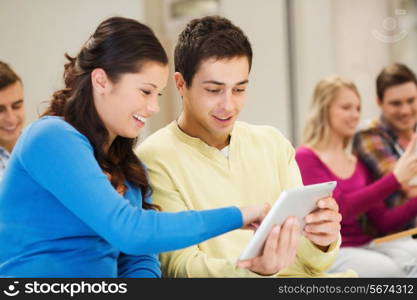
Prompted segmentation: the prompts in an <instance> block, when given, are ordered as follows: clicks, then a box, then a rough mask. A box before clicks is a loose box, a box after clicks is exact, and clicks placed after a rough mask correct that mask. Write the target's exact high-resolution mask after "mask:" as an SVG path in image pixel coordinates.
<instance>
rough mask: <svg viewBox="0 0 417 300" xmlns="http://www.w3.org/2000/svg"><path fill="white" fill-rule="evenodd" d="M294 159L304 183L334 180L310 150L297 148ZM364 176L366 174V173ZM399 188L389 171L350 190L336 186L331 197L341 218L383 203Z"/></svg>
mask: <svg viewBox="0 0 417 300" xmlns="http://www.w3.org/2000/svg"><path fill="white" fill-rule="evenodd" d="M296 159H297V163H298V165H299V167H300V170H301V176H302V178H303V182H304V184H315V183H321V182H326V181H331V180H335V178H334V176H331V174H330V173H329V172H328V170H326V169H325V168H324V165H323V163H322V162H321V161H320V160H319V158H318V157H317V156H316V154H314V153H313V152H312V151H310V150H308V149H306V148H300V149H299V150H297V154H296ZM365 176H368V174H366V175H365ZM399 188H400V184H399V183H398V181H397V180H396V178H395V176H394V175H393V174H392V173H389V174H387V175H386V176H384V177H382V178H381V179H379V180H377V181H375V182H373V183H372V184H369V185H365V186H364V187H363V188H361V189H358V190H354V191H351V192H345V191H343V190H342V189H341V187H340V186H336V188H335V189H334V191H333V197H334V198H335V199H336V201H337V203H338V205H339V211H340V213H341V214H342V216H343V218H351V217H356V216H359V215H360V214H363V213H365V212H368V211H369V210H370V209H371V208H373V207H374V206H375V205H377V204H378V203H383V199H385V198H386V197H388V196H389V195H390V194H391V193H392V192H394V191H395V190H396V189H399Z"/></svg>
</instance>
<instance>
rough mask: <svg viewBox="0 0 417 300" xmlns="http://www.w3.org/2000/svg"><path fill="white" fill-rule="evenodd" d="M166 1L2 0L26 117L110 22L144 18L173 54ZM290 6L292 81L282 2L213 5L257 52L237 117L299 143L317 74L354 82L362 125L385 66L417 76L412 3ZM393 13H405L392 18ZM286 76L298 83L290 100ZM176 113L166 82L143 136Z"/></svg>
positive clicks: (325, 1) (344, 0)
mask: <svg viewBox="0 0 417 300" xmlns="http://www.w3.org/2000/svg"><path fill="white" fill-rule="evenodd" d="M172 1H175V0H118V1H111V0H88V1H85V0H73V1H64V0H36V1H31V0H0V60H3V61H5V62H8V63H10V65H11V66H12V67H13V68H14V69H15V70H16V71H17V72H18V73H19V75H20V76H21V77H22V79H23V82H24V87H25V95H26V96H25V97H26V105H27V114H28V121H29V122H30V121H33V120H35V119H36V118H37V116H38V112H41V111H42V110H43V109H44V107H45V104H44V105H41V104H40V103H41V102H42V101H46V100H48V99H49V97H50V95H51V94H52V92H53V91H55V90H56V89H59V88H61V87H62V73H63V65H64V63H65V60H64V53H65V52H68V53H69V54H71V55H75V54H76V51H78V50H79V49H80V47H81V45H82V43H83V42H84V41H85V40H86V39H87V38H88V37H89V35H90V34H91V33H92V32H93V31H94V29H95V28H96V27H97V25H98V24H99V22H101V21H102V20H104V19H105V18H107V17H110V16H114V15H120V16H125V17H131V18H135V19H137V20H139V21H143V22H145V23H146V24H148V25H150V26H151V27H152V28H153V29H154V30H155V32H156V34H157V36H158V37H159V38H160V39H161V41H162V43H163V44H164V46H165V47H166V50H167V52H168V54H169V55H170V56H172V51H173V49H174V45H175V41H176V39H177V35H178V33H179V31H180V30H182V28H183V26H184V25H185V24H169V23H167V22H166V15H164V10H163V9H164V7H166V5H167V3H170V2H172ZM290 1H291V5H293V7H294V16H293V23H294V36H293V39H294V43H295V48H294V49H295V51H294V52H293V53H291V54H292V55H293V57H294V59H295V60H294V72H295V77H294V78H292V79H291V78H289V73H288V69H287V67H288V54H289V53H287V50H288V45H287V26H288V24H287V23H286V10H285V3H286V0H258V1H253V0H220V1H219V3H220V6H219V14H221V15H224V16H226V17H228V18H230V19H231V20H232V21H233V22H234V23H235V24H236V25H238V26H240V27H241V28H242V29H243V30H244V31H245V33H246V34H247V36H248V37H249V39H250V41H251V43H252V46H253V50H254V61H253V68H252V71H251V76H250V87H249V90H248V100H247V103H246V107H245V108H244V111H243V113H242V115H241V117H240V119H241V120H244V121H248V122H251V123H255V124H269V125H272V126H275V127H277V128H279V129H280V130H281V131H282V132H283V133H284V134H285V135H286V136H288V137H289V138H290V139H292V141H293V142H294V143H295V145H297V144H298V142H299V140H300V139H299V137H300V134H301V130H302V128H303V126H304V121H305V118H306V115H307V113H308V110H309V105H310V101H311V95H312V92H313V88H314V86H315V84H316V83H317V81H318V80H320V79H321V78H322V77H324V76H327V75H330V74H332V73H338V74H340V75H343V76H346V77H349V78H351V79H352V80H354V81H355V82H356V84H357V86H358V88H359V90H360V92H361V94H362V99H363V102H362V104H363V112H362V121H363V122H362V123H364V122H365V121H366V120H369V119H372V118H374V117H376V116H377V115H378V109H377V107H376V105H375V100H374V99H375V87H374V85H375V84H374V81H375V76H376V75H377V73H378V72H379V71H380V69H381V68H382V67H383V66H385V65H386V64H388V63H390V62H393V61H403V62H405V63H407V64H410V66H411V67H412V68H413V69H414V71H417V69H416V68H417V54H416V53H417V25H416V24H417V17H416V15H417V11H416V10H417V8H416V7H417V1H416V0H366V1H363V0H314V1H313V0H290ZM164 5H165V6H164ZM398 9H400V10H401V9H403V10H405V11H406V15H398V14H397V12H398V11H397V10H398ZM164 16H165V17H164ZM389 17H394V18H395V20H396V21H398V22H397V23H396V27H395V28H391V29H390V28H387V27H386V25H387V23H384V22H385V21H386V20H387V18H389ZM174 25H175V26H174ZM384 26H385V27H384ZM402 29H406V31H407V35H406V36H405V37H404V38H403V39H401V40H399V41H396V42H392V43H390V42H384V41H381V40H380V39H378V38H376V37H375V35H374V34H373V32H374V31H375V30H376V31H377V32H379V33H381V34H383V35H385V36H387V37H394V38H395V37H396V35H397V34H398V32H400V31H401V30H402ZM171 66H172V60H171ZM171 77H172V76H171ZM290 80H292V82H293V83H294V85H295V94H294V96H295V97H294V98H293V99H290V90H289V81H290ZM290 104H291V105H295V108H296V113H297V115H296V116H294V115H291V114H290ZM179 110H180V100H179V97H178V95H177V93H176V89H175V87H174V83H173V80H172V79H171V80H170V81H169V86H168V87H167V89H166V92H165V96H164V97H163V98H162V99H161V113H160V114H159V116H156V117H154V118H153V120H151V124H149V125H148V126H147V128H146V130H145V132H144V136H146V135H147V134H149V133H151V132H153V131H155V130H157V129H159V128H160V127H161V126H163V125H165V124H166V123H168V122H170V121H171V120H173V119H174V118H175V117H176V116H177V115H178V112H179ZM293 119H294V120H295V124H292V123H293ZM292 125H295V130H296V133H297V134H295V135H294V136H290V133H291V129H292V127H291V126H292Z"/></svg>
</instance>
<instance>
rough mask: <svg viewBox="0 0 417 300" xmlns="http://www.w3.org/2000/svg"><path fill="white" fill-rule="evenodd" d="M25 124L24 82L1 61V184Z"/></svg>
mask: <svg viewBox="0 0 417 300" xmlns="http://www.w3.org/2000/svg"><path fill="white" fill-rule="evenodd" d="M24 123H25V105H24V101H23V85H22V80H21V79H20V78H19V76H18V75H17V74H16V73H15V72H14V71H13V70H12V69H11V68H10V66H9V65H8V64H6V63H4V62H2V61H0V182H1V180H2V178H3V174H4V170H5V168H6V165H7V163H8V161H9V158H10V153H11V152H12V150H13V147H14V145H15V144H16V141H17V138H18V137H19V135H20V133H21V132H22V130H23V126H24Z"/></svg>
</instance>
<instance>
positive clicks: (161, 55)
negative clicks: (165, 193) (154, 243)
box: [42, 17, 168, 209]
mask: <svg viewBox="0 0 417 300" xmlns="http://www.w3.org/2000/svg"><path fill="white" fill-rule="evenodd" d="M65 56H66V58H67V59H68V60H69V62H68V63H67V64H65V71H64V82H65V88H64V89H62V90H59V91H56V92H55V93H54V94H53V96H52V100H51V102H50V104H49V107H48V108H47V109H46V111H45V112H44V113H43V114H42V116H45V115H52V116H62V117H63V118H64V119H65V121H67V122H68V123H70V124H71V125H72V126H74V127H75V128H76V129H77V130H78V131H79V132H81V133H82V134H84V135H85V136H86V137H87V138H88V139H89V141H90V143H91V144H92V146H93V148H94V156H95V158H96V159H97V162H98V164H99V165H100V167H101V168H102V170H103V171H104V172H105V173H106V174H109V175H110V176H109V177H110V178H111V184H112V185H113V186H114V187H115V188H116V189H119V188H120V187H121V186H123V185H124V182H125V180H127V181H129V183H130V184H132V185H133V186H135V187H139V188H140V190H141V193H142V207H143V208H146V209H151V208H157V206H155V205H152V204H149V203H147V202H145V198H146V197H147V196H149V195H150V194H151V188H150V186H149V182H148V179H147V176H146V172H145V169H144V167H143V165H142V163H141V162H140V160H139V158H138V157H137V156H136V155H135V154H134V152H133V148H134V146H135V145H136V142H137V138H125V137H121V136H118V137H116V139H115V140H114V141H113V143H112V145H111V146H110V148H109V150H108V152H107V153H106V152H104V146H105V144H106V143H107V141H108V137H109V134H108V131H107V129H106V128H105V126H104V124H103V122H102V120H101V119H100V117H99V115H98V113H97V110H96V108H95V106H94V101H93V94H92V86H91V72H92V71H93V70H94V69H95V68H101V69H103V70H104V71H105V72H106V74H107V76H108V77H109V78H110V80H111V81H112V82H113V83H116V82H117V81H118V80H119V79H120V76H121V75H123V74H125V73H136V72H140V70H141V67H142V66H143V65H144V64H145V63H147V62H158V63H160V64H163V65H167V64H168V58H167V55H166V53H165V51H164V49H163V47H162V45H161V44H160V42H159V41H158V39H157V38H156V37H155V35H154V33H153V32H152V30H151V29H150V28H149V27H147V26H146V25H143V24H141V23H139V22H137V21H136V20H133V19H126V18H121V17H113V18H109V19H107V20H105V21H103V22H102V23H101V24H100V25H99V26H98V28H97V29H96V31H95V32H94V34H93V35H92V36H91V37H90V38H89V39H88V41H87V42H86V43H85V44H84V46H83V47H82V49H81V51H80V52H79V53H78V55H77V56H76V57H71V56H69V55H68V54H65Z"/></svg>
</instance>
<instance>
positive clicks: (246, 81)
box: [203, 79, 249, 85]
mask: <svg viewBox="0 0 417 300" xmlns="http://www.w3.org/2000/svg"><path fill="white" fill-rule="evenodd" d="M248 82H249V80H248V79H245V80H242V81H240V82H238V83H236V84H235V85H242V84H246V83H248ZM203 83H211V84H216V85H226V84H225V83H223V82H220V81H216V80H206V81H203Z"/></svg>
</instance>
